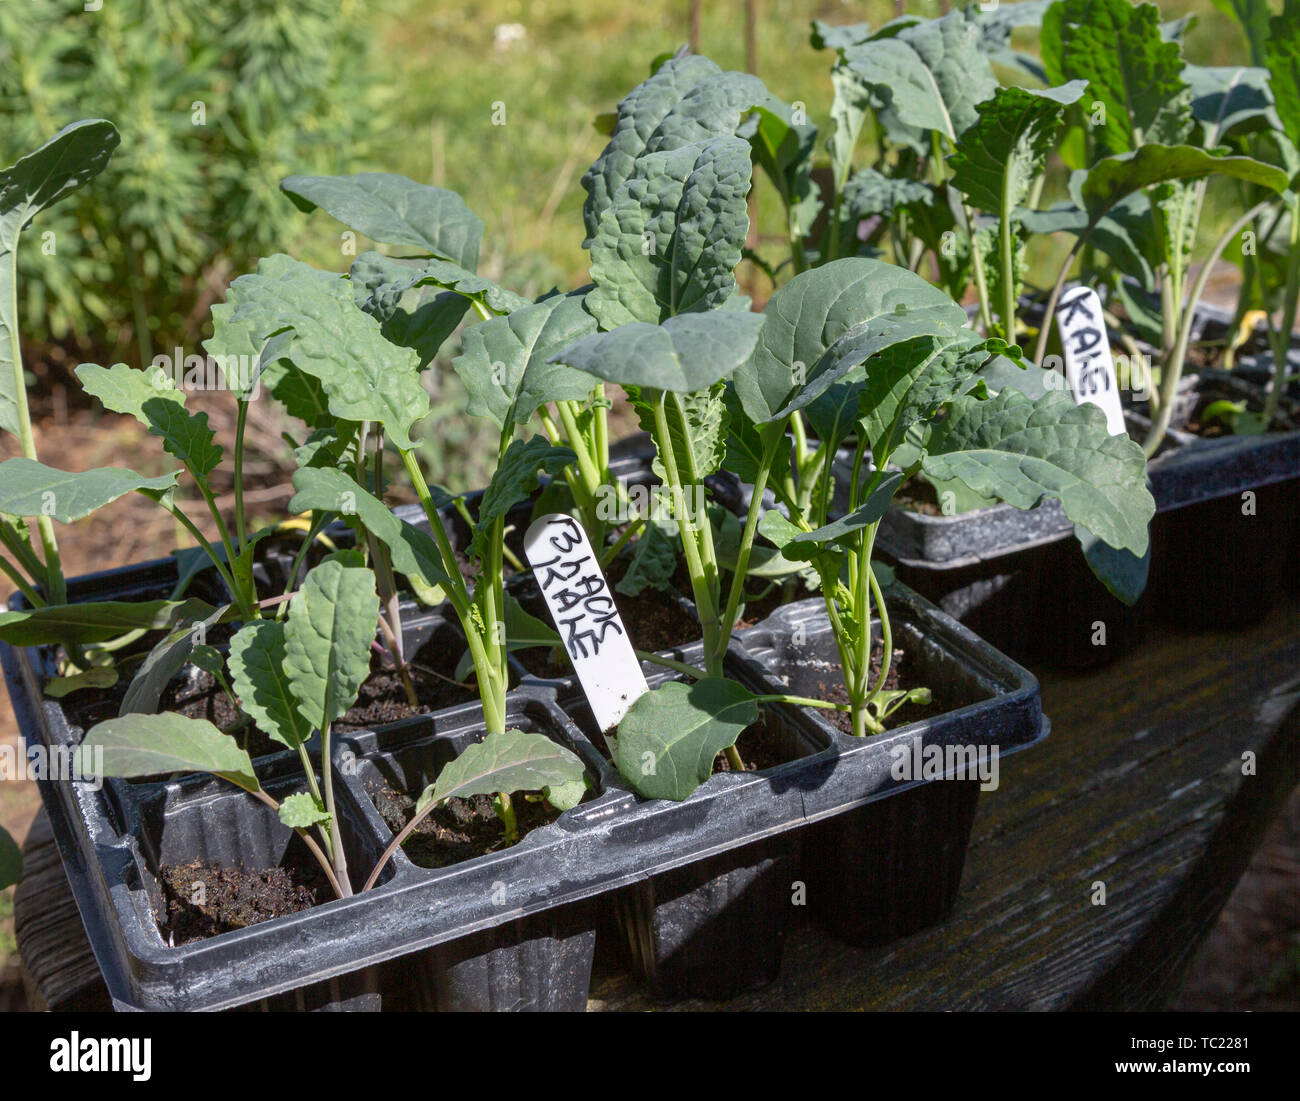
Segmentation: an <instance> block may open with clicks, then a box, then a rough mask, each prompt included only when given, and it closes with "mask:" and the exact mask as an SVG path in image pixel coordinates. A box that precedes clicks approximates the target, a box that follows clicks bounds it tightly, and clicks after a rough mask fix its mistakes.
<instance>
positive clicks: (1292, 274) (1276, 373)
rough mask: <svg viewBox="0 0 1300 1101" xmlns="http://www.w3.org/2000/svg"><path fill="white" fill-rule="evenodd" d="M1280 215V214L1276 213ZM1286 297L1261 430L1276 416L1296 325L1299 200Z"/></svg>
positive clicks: (1273, 336) (1274, 339)
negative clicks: (1288, 351)
mask: <svg viewBox="0 0 1300 1101" xmlns="http://www.w3.org/2000/svg"><path fill="white" fill-rule="evenodd" d="M1279 217H1280V214H1279ZM1285 293H1286V299H1285V301H1284V302H1283V303H1282V324H1281V325H1280V326H1279V327H1278V329H1277V330H1276V332H1275V333H1274V332H1270V334H1269V337H1270V340H1271V343H1272V345H1273V388H1272V389H1271V390H1270V391H1269V392H1268V396H1267V397H1266V398H1265V399H1264V430H1265V431H1267V430H1268V426H1269V425H1270V424H1271V423H1272V421H1273V418H1274V417H1275V416H1277V409H1278V403H1279V402H1280V401H1281V400H1282V391H1283V390H1285V389H1286V354H1287V350H1288V348H1289V346H1290V343H1291V331H1292V329H1294V328H1295V318H1296V304H1297V300H1300V201H1297V202H1293V203H1292V204H1291V239H1290V241H1289V242H1288V247H1287V268H1286V292H1285Z"/></svg>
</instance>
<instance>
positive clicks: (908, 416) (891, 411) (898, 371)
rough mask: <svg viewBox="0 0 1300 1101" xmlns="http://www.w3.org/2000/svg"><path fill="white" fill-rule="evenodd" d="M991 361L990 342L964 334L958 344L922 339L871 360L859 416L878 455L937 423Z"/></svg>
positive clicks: (888, 452)
mask: <svg viewBox="0 0 1300 1101" xmlns="http://www.w3.org/2000/svg"><path fill="white" fill-rule="evenodd" d="M987 358H988V353H987V351H985V343H984V341H982V340H980V339H979V337H977V336H976V335H975V334H974V333H973V332H971V331H970V330H969V329H963V330H961V331H960V333H959V335H958V337H957V339H955V340H952V341H943V340H939V339H936V338H935V337H932V336H922V337H917V338H914V339H912V340H908V341H904V342H902V343H899V344H894V345H892V346H891V347H889V348H886V349H884V350H883V351H882V352H880V353H879V354H878V355H876V356H875V357H874V358H873V359H871V361H870V362H869V363H868V365H867V370H866V378H865V380H864V381H863V383H862V386H861V387H860V389H859V392H858V405H857V409H856V415H857V421H858V431H859V432H861V433H862V435H863V436H864V437H865V438H866V440H867V442H868V444H869V446H870V448H871V452H872V454H873V455H876V456H889V455H892V454H893V452H894V449H895V448H896V447H897V446H898V445H899V443H901V442H902V439H903V434H904V433H905V432H906V431H907V429H908V428H910V427H911V426H912V425H913V424H915V423H916V422H917V421H922V420H925V421H928V420H929V419H931V418H933V417H934V416H935V415H936V414H937V413H938V411H939V409H940V407H941V406H942V405H943V404H944V403H945V402H947V401H950V400H951V399H952V398H954V397H956V396H957V394H959V393H961V392H962V391H963V390H964V388H965V387H966V385H967V383H968V382H969V380H970V379H971V378H972V377H973V376H974V374H975V372H976V371H978V370H979V369H980V367H981V366H982V365H983V364H984V361H985V360H986V359H987ZM878 461H880V462H884V459H883V458H881V459H879V460H878Z"/></svg>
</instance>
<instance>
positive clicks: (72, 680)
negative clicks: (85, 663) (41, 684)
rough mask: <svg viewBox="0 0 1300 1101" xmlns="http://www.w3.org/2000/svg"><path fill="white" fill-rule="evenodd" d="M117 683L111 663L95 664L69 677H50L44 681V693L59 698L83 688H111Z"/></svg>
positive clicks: (54, 698) (51, 697)
mask: <svg viewBox="0 0 1300 1101" xmlns="http://www.w3.org/2000/svg"><path fill="white" fill-rule="evenodd" d="M116 683H117V670H116V669H115V668H113V666H111V665H95V666H92V667H91V668H90V669H87V670H86V671H85V672H83V673H74V674H72V676H69V677H51V678H50V679H49V680H48V681H46V682H45V694H46V695H47V696H49V697H50V699H53V700H61V699H63V697H64V696H70V695H71V694H72V693H73V692H80V691H81V690H82V689H83V688H112V687H113V685H115V684H116Z"/></svg>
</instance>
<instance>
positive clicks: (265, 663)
mask: <svg viewBox="0 0 1300 1101" xmlns="http://www.w3.org/2000/svg"><path fill="white" fill-rule="evenodd" d="M286 657H287V649H286V644H285V625H284V621H283V620H268V619H261V620H255V621H253V622H252V623H246V624H245V625H244V626H243V627H241V628H240V629H239V630H238V631H237V632H236V633H235V635H234V637H233V638H231V640H230V656H229V658H228V659H227V660H228V663H229V667H230V679H231V683H232V685H233V687H234V689H235V694H236V695H237V696H238V697H239V706H240V708H241V709H242V710H243V712H244V714H246V715H247V716H248V717H249V718H250V719H252V720H253V722H255V723H256V724H257V728H258V729H259V730H261V731H262V732H263V733H264V734H265V735H266V736H267V737H268V738H273V739H274V740H275V741H277V742H279V743H281V744H282V745H285V746H288V747H289V748H290V749H297V748H298V747H299V746H300V745H302V744H304V743H305V742H307V741H308V740H309V739H310V738H311V735H312V725H311V723H309V722H308V721H307V720H306V719H305V718H303V715H302V711H301V709H300V708H299V707H298V700H297V698H296V697H295V696H294V694H293V690H292V688H291V686H290V684H289V673H288V670H287V668H286Z"/></svg>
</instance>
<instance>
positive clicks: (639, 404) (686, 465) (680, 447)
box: [627, 383, 727, 486]
mask: <svg viewBox="0 0 1300 1101" xmlns="http://www.w3.org/2000/svg"><path fill="white" fill-rule="evenodd" d="M627 393H628V399H629V400H630V401H631V402H632V406H633V408H635V409H636V411H637V415H638V417H640V419H641V427H642V428H643V429H645V431H647V432H650V433H651V434H652V435H654V438H655V440H656V443H658V442H660V441H659V438H658V436H657V435H655V405H656V403H657V402H658V401H659V392H658V391H654V390H651V391H649V392H647V393H646V394H644V395H643V394H642V392H641V389H640V388H639V387H636V386H629V387H628V388H627ZM662 396H663V405H664V419H665V421H667V424H668V440H669V443H670V445H671V446H672V449H673V460H674V462H676V464H677V472H678V474H679V475H680V476H681V479H682V483H683V484H684V485H688V486H689V485H696V484H698V483H700V482H702V481H703V480H704V479H705V478H706V477H708V476H709V475H710V474H713V473H715V472H716V471H717V470H718V469H719V468H720V467H721V466H722V460H723V458H725V456H726V451H727V406H726V403H725V401H724V400H723V384H722V383H718V384H717V385H716V386H711V387H709V388H708V389H707V390H696V391H695V392H693V393H689V394H681V393H677V392H674V391H666V392H664V393H663V395H662ZM653 470H654V472H655V474H657V475H658V476H659V478H660V479H661V480H663V481H664V483H665V484H667V483H668V472H667V469H666V468H665V467H664V463H663V455H662V454H658V455H656V456H655V460H654V464H653Z"/></svg>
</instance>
